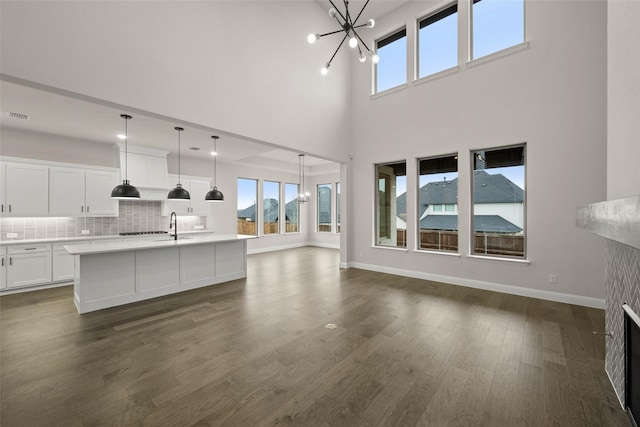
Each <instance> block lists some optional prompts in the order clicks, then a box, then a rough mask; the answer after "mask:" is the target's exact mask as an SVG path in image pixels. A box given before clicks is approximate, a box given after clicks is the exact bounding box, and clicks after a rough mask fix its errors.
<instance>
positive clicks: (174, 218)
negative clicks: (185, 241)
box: [169, 212, 178, 240]
mask: <svg viewBox="0 0 640 427" xmlns="http://www.w3.org/2000/svg"><path fill="white" fill-rule="evenodd" d="M172 228H175V230H174V232H173V240H178V215H176V213H175V212H171V216H170V217H169V235H171V229H172Z"/></svg>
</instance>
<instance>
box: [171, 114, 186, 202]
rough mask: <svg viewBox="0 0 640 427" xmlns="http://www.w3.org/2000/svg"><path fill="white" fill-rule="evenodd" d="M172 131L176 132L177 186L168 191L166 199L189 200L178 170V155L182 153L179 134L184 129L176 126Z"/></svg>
mask: <svg viewBox="0 0 640 427" xmlns="http://www.w3.org/2000/svg"><path fill="white" fill-rule="evenodd" d="M174 129H175V130H177V131H178V184H177V185H176V188H174V189H172V190H171V191H169V194H168V195H167V199H168V200H190V199H191V195H190V194H189V192H188V191H187V190H185V189H184V188H182V184H181V183H180V180H181V175H182V174H181V172H182V171H181V169H180V168H181V166H180V164H181V163H182V157H181V154H180V152H181V151H182V150H181V143H180V133H181V132H182V131H183V130H184V128H181V127H179V126H176V127H175V128H174Z"/></svg>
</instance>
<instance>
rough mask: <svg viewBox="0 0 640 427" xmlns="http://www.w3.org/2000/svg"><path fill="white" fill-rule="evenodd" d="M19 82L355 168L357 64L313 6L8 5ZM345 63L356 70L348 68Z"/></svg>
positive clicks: (13, 70) (6, 30)
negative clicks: (331, 37)
mask: <svg viewBox="0 0 640 427" xmlns="http://www.w3.org/2000/svg"><path fill="white" fill-rule="evenodd" d="M0 7H1V13H0V20H1V21H0V24H1V25H0V28H1V33H0V36H1V37H0V39H1V46H0V55H1V57H0V59H1V61H0V64H1V69H0V70H1V72H2V73H3V74H6V75H8V76H13V77H17V78H20V79H25V80H27V81H31V82H35V83H39V84H44V85H48V86H51V87H54V88H57V89H62V90H66V91H71V92H75V93H78V94H81V95H85V96H91V97H94V98H97V99H100V100H106V101H109V102H113V103H117V104H121V105H123V106H128V107H132V108H136V109H140V110H144V111H148V112H151V113H156V114H161V115H164V116H167V117H173V118H176V119H179V120H184V121H187V122H192V123H196V124H199V125H203V126H208V127H210V128H213V129H221V130H224V131H226V132H231V133H234V134H237V135H241V136H246V137H251V138H255V139H257V140H261V141H266V142H270V143H273V144H278V145H282V146H285V147H290V148H294V149H296V150H297V151H303V152H307V153H313V154H316V155H319V156H322V157H327V158H331V159H337V160H339V159H344V158H345V157H346V152H347V150H346V147H347V145H348V144H347V142H348V138H349V126H350V122H349V119H350V114H349V86H348V85H349V78H350V76H349V61H348V60H347V59H352V58H351V57H350V56H349V57H347V55H348V54H349V53H351V52H346V51H344V49H343V52H341V54H340V55H339V56H338V58H337V59H336V60H335V61H334V63H333V65H332V67H331V73H330V74H329V75H328V76H326V77H322V76H321V75H320V73H319V70H320V67H321V66H322V64H324V62H325V61H327V60H328V58H329V57H330V56H331V54H332V53H333V49H334V48H335V46H334V44H333V43H319V44H317V45H314V46H309V44H308V43H307V41H306V36H307V34H308V33H309V31H310V30H309V29H310V28H311V29H313V28H318V29H319V28H325V27H329V26H330V25H332V24H335V22H332V20H331V18H330V17H329V16H328V14H327V13H326V11H323V10H322V8H320V7H318V4H317V3H315V2H313V1H295V2H294V1H107V0H102V1H100V0H98V1H91V2H76V1H73V2H59V1H55V2H35V1H24V2H23V1H18V2H5V1H3V2H1V3H0ZM342 56H345V58H341V57H342Z"/></svg>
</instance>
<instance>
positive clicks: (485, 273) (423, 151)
mask: <svg viewBox="0 0 640 427" xmlns="http://www.w3.org/2000/svg"><path fill="white" fill-rule="evenodd" d="M463 3H464V2H463ZM428 4H429V3H427V2H412V3H409V4H408V5H407V6H405V7H403V8H402V9H399V10H397V11H396V12H394V13H393V14H390V15H388V16H386V17H384V18H383V19H380V20H379V21H378V23H377V25H376V28H375V29H374V30H375V31H374V34H373V35H372V38H375V37H380V36H382V35H384V34H385V33H388V32H389V31H392V30H393V29H395V28H399V27H401V26H403V25H408V28H409V31H408V35H409V36H408V44H409V49H410V50H411V47H412V46H413V42H414V40H413V38H414V37H413V31H411V28H412V26H413V25H414V19H416V18H417V17H419V16H420V15H421V13H422V12H424V11H425V10H426V8H427V7H428V6H427V5H428ZM462 6H463V7H461V12H460V13H461V14H462V15H463V19H464V17H466V16H467V11H466V10H465V7H464V4H462ZM606 14H607V6H606V3H605V2H604V0H600V1H577V2H576V1H553V2H547V1H527V2H526V33H527V35H526V39H527V40H528V41H529V42H530V46H529V48H528V49H525V50H522V51H519V52H516V53H513V54H511V55H508V56H504V57H500V58H498V59H496V60H493V61H489V62H485V63H483V64H481V65H477V66H473V67H467V66H466V65H465V64H462V66H461V68H460V70H459V71H458V72H457V73H455V74H453V75H449V76H446V77H442V78H440V79H437V80H433V81H429V82H426V83H424V84H420V85H413V84H411V83H410V84H409V85H408V87H407V88H406V89H404V90H401V91H399V92H396V93H391V94H389V95H386V96H381V97H377V98H376V99H371V98H370V88H371V70H370V69H367V68H366V67H365V68H361V67H353V88H352V100H353V144H352V146H351V154H353V161H352V162H351V163H350V165H351V167H350V169H349V175H350V177H349V182H350V184H351V187H350V190H351V191H350V196H351V197H350V198H349V207H350V216H349V223H350V225H351V227H350V230H349V248H348V250H347V251H348V254H349V255H348V260H349V263H350V264H351V265H354V266H360V267H364V268H372V269H386V270H387V271H396V272H400V273H403V274H408V275H415V276H419V277H431V278H436V279H441V280H445V281H449V282H452V283H459V284H467V285H471V286H482V287H491V286H493V288H494V289H498V290H505V291H507V292H514V293H521V294H526V295H533V296H544V297H548V298H552V299H558V300H569V301H576V302H578V303H582V304H587V305H597V306H602V298H603V296H604V291H603V282H604V263H603V245H602V242H599V241H598V240H597V239H596V238H595V237H593V236H590V235H587V233H584V232H581V231H579V230H577V229H576V227H575V209H576V207H577V206H580V205H584V204H587V203H590V202H594V201H598V200H602V199H604V198H605V194H606V155H607V151H606V144H605V141H606V71H607V70H606V16H607V15H606ZM460 40H461V41H462V43H463V46H462V48H464V47H465V42H464V41H465V40H466V30H464V29H463V31H461V37H460ZM629 49H631V46H630V45H629ZM409 69H410V70H411V69H412V67H409ZM522 142H526V143H527V172H526V173H527V195H526V197H527V203H528V211H527V236H528V245H527V248H528V257H527V258H528V260H529V263H528V264H527V263H516V262H507V261H497V260H486V259H478V258H472V257H469V256H468V253H469V238H468V236H469V231H470V230H469V228H470V225H469V220H468V218H469V215H470V191H469V188H470V171H469V166H468V165H470V163H471V159H470V154H469V153H470V150H474V149H481V148H490V147H499V146H504V145H510V144H517V143H522ZM453 151H457V152H458V154H459V165H460V170H459V181H460V185H459V205H458V208H459V215H460V219H461V221H460V235H461V240H460V242H461V256H460V257H455V256H446V255H433V254H423V253H416V252H413V250H414V249H415V239H413V238H409V242H408V243H409V247H408V251H399V250H388V249H380V248H373V247H371V245H372V237H371V236H372V233H373V218H374V216H373V214H372V213H371V209H372V207H373V200H374V194H373V189H374V185H373V183H374V166H373V165H374V164H375V163H383V162H390V161H397V160H404V159H406V160H407V182H408V183H411V182H417V165H416V158H419V157H429V156H437V155H443V154H449V153H451V152H453ZM415 198H416V196H415V193H413V194H411V193H410V196H409V198H408V201H407V212H408V213H409V220H408V222H409V225H408V227H409V229H408V235H409V236H415V234H416V226H415V220H416V219H415V217H412V215H413V216H415V212H416V209H415V204H416V199H415ZM465 218H466V219H465ZM465 236H466V237H465ZM550 273H553V274H557V276H558V283H557V284H555V285H551V284H549V283H548V278H549V274H550ZM564 294H569V295H568V296H567V295H564ZM573 296H577V299H576V298H574V297H573Z"/></svg>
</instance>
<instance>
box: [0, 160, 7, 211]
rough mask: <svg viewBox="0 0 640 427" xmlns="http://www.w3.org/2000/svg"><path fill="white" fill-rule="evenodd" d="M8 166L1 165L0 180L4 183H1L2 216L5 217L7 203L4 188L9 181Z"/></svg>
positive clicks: (0, 209)
mask: <svg viewBox="0 0 640 427" xmlns="http://www.w3.org/2000/svg"><path fill="white" fill-rule="evenodd" d="M5 171H6V166H5V164H4V163H0V180H2V182H0V215H4V214H5V213H6V212H5V210H4V209H5V206H6V202H5V198H6V197H5V194H4V193H5V191H4V187H5V182H6V181H7V175H6V172H5Z"/></svg>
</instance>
